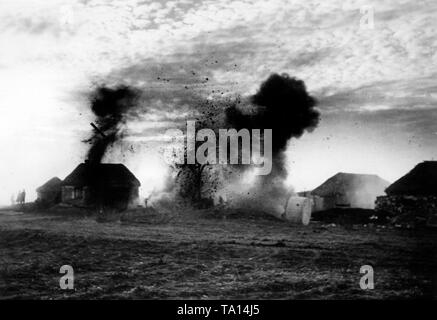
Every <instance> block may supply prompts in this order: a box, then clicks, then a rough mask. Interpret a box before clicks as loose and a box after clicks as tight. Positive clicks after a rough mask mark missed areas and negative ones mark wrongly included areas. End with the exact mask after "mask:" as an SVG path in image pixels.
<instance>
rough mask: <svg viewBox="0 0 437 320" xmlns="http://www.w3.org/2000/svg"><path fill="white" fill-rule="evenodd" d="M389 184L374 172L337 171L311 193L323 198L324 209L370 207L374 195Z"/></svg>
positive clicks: (374, 198)
mask: <svg viewBox="0 0 437 320" xmlns="http://www.w3.org/2000/svg"><path fill="white" fill-rule="evenodd" d="M389 184H390V183H389V182H388V181H385V180H384V179H382V178H380V177H379V176H377V175H374V174H357V173H345V172H339V173H337V174H336V175H334V176H332V177H331V178H329V179H328V180H326V181H325V182H324V183H322V184H321V185H320V186H318V187H317V188H316V189H314V190H313V191H312V192H311V194H312V195H315V196H319V197H322V198H323V203H324V210H326V209H331V208H336V207H347V208H365V209H372V208H374V206H375V200H376V197H377V196H380V195H383V194H384V189H385V188H386V187H387V186H388V185H389Z"/></svg>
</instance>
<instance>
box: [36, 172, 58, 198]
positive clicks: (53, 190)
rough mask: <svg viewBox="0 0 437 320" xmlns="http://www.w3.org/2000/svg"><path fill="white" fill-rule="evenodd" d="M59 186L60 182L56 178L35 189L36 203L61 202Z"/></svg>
mask: <svg viewBox="0 0 437 320" xmlns="http://www.w3.org/2000/svg"><path fill="white" fill-rule="evenodd" d="M61 184H62V180H61V179H59V178H58V177H53V178H51V179H50V180H48V181H47V182H46V183H44V184H43V185H42V186H40V187H38V188H37V189H36V194H37V201H40V202H47V203H51V202H53V203H56V202H59V201H60V200H61V198H60V195H61Z"/></svg>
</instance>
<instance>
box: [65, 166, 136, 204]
mask: <svg viewBox="0 0 437 320" xmlns="http://www.w3.org/2000/svg"><path fill="white" fill-rule="evenodd" d="M139 187H140V182H139V181H138V179H137V178H136V177H135V176H134V175H133V173H132V172H131V171H129V169H128V168H126V167H125V166H124V165H123V164H121V163H96V164H92V163H90V162H88V161H85V163H81V164H80V165H78V166H77V167H76V169H74V170H73V172H72V173H70V174H69V175H68V176H67V177H66V178H65V179H64V181H63V182H62V190H61V191H62V202H63V203H66V204H74V205H79V206H103V207H114V208H118V209H126V208H127V207H128V206H129V205H130V204H134V203H136V202H137V201H138V189H139Z"/></svg>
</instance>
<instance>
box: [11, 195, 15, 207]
mask: <svg viewBox="0 0 437 320" xmlns="http://www.w3.org/2000/svg"><path fill="white" fill-rule="evenodd" d="M14 204H15V195H14V194H12V195H11V206H13V205H14Z"/></svg>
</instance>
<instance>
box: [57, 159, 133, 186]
mask: <svg viewBox="0 0 437 320" xmlns="http://www.w3.org/2000/svg"><path fill="white" fill-rule="evenodd" d="M62 185H63V186H75V187H83V186H95V185H104V186H127V187H133V186H134V187H138V186H140V185H141V183H140V181H138V179H137V178H136V177H135V176H134V175H133V173H132V172H130V171H129V169H128V168H126V167H125V166H124V165H123V164H121V163H98V164H90V163H88V162H85V163H81V164H80V165H78V166H77V167H76V169H74V170H73V172H72V173H70V174H69V175H68V176H67V177H66V178H65V179H64V181H63V182H62Z"/></svg>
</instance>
